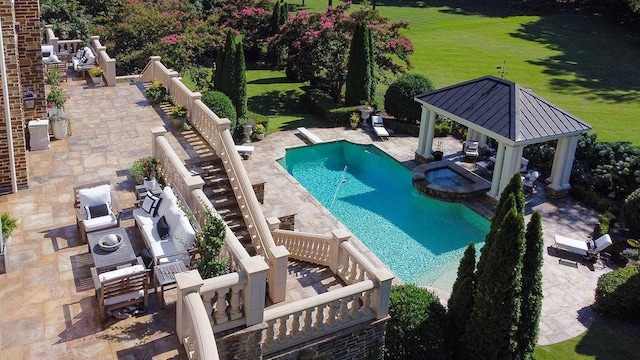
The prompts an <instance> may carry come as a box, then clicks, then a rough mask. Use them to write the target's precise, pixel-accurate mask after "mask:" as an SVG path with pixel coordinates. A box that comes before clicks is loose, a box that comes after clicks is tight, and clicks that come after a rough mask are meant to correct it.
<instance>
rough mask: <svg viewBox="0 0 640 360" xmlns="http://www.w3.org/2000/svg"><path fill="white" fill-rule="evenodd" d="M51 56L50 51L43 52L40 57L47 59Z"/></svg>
mask: <svg viewBox="0 0 640 360" xmlns="http://www.w3.org/2000/svg"><path fill="white" fill-rule="evenodd" d="M49 56H51V51H43V52H42V57H49Z"/></svg>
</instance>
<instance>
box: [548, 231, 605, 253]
mask: <svg viewBox="0 0 640 360" xmlns="http://www.w3.org/2000/svg"><path fill="white" fill-rule="evenodd" d="M554 239H555V247H556V248H557V249H561V250H565V251H568V252H570V253H574V254H578V255H582V256H589V257H592V256H597V255H598V253H600V252H601V251H602V250H604V249H606V248H608V247H609V246H610V245H612V244H613V242H612V241H611V237H609V234H604V235H602V236H601V237H599V238H597V239H596V240H595V241H582V240H575V239H571V238H568V237H564V236H560V235H555V236H554Z"/></svg>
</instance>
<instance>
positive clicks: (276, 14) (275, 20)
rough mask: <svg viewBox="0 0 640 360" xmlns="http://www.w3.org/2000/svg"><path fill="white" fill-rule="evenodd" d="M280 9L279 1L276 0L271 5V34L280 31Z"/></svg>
mask: <svg viewBox="0 0 640 360" xmlns="http://www.w3.org/2000/svg"><path fill="white" fill-rule="evenodd" d="M280 11H281V7H280V1H276V4H275V5H274V6H273V13H271V19H269V26H271V34H272V35H275V34H277V33H279V32H280V17H281V16H282V15H281V13H280Z"/></svg>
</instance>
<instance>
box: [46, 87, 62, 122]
mask: <svg viewBox="0 0 640 360" xmlns="http://www.w3.org/2000/svg"><path fill="white" fill-rule="evenodd" d="M66 102H67V94H66V93H65V92H64V90H63V89H62V88H61V87H59V86H52V87H51V89H50V90H49V93H48V94H47V113H48V115H49V116H51V115H53V114H58V115H60V116H64V104H65V103H66Z"/></svg>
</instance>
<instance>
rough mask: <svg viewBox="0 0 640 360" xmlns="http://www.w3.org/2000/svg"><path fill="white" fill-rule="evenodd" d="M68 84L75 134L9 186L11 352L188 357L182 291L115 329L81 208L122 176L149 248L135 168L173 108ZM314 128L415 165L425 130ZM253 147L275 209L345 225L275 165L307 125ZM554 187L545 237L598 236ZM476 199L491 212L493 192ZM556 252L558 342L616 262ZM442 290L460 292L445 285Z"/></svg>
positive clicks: (548, 273) (552, 335)
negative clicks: (77, 201) (80, 193)
mask: <svg viewBox="0 0 640 360" xmlns="http://www.w3.org/2000/svg"><path fill="white" fill-rule="evenodd" d="M63 87H64V88H65V90H66V91H67V92H68V94H69V95H70V96H71V98H70V100H69V101H68V102H67V106H66V112H67V116H68V117H69V118H70V119H71V121H72V124H71V128H72V131H73V133H72V135H71V137H68V138H67V139H65V140H56V141H52V143H51V148H50V149H47V150H41V151H33V152H29V153H28V161H29V172H30V186H29V188H28V189H21V190H20V191H19V192H18V193H17V194H7V195H2V196H0V210H1V211H2V212H9V213H10V214H11V215H12V216H14V217H17V218H19V222H18V229H17V231H16V232H15V233H14V235H13V237H12V240H11V243H10V244H9V250H8V255H7V259H8V272H7V273H6V274H2V275H0V348H1V349H2V351H1V352H0V359H12V360H13V359H42V358H47V359H86V358H96V359H147V358H153V359H177V358H185V354H184V350H183V349H182V348H181V346H180V344H179V342H178V339H177V337H176V336H175V329H174V327H175V292H174V291H173V292H172V291H168V292H167V298H166V301H167V306H166V307H165V308H164V309H160V308H159V307H158V306H157V305H158V304H156V302H155V296H150V304H149V309H148V313H147V314H145V315H142V316H136V317H132V318H130V319H125V320H121V321H115V320H111V321H109V322H107V323H106V324H105V327H104V328H103V326H102V324H100V322H99V317H98V314H97V311H98V305H97V302H96V300H95V296H94V291H93V286H92V284H91V280H90V279H91V278H90V273H89V268H90V267H91V266H93V262H92V259H91V255H90V254H89V253H88V252H87V248H86V245H84V244H83V243H82V242H81V241H80V238H79V236H78V232H77V229H76V226H75V214H74V211H73V194H72V187H73V186H76V185H80V184H85V183H90V182H94V181H98V180H111V183H112V186H113V188H114V190H115V191H116V194H117V197H118V199H119V201H120V204H121V205H122V207H123V209H124V213H123V221H122V226H123V227H125V228H126V229H127V233H128V235H129V237H130V238H131V240H132V243H133V246H134V248H138V249H141V248H142V247H143V246H144V245H143V241H142V239H141V237H140V235H139V232H138V231H137V229H136V228H135V225H134V224H133V219H132V217H131V210H132V208H133V203H134V200H135V196H134V193H133V187H134V184H133V181H132V180H131V179H130V176H129V175H128V169H129V167H130V166H131V164H132V163H133V161H134V160H136V159H138V158H140V157H141V156H145V155H149V154H150V153H151V133H150V128H151V127H155V126H165V125H167V123H166V117H165V116H164V115H163V114H161V113H160V112H159V111H156V110H155V109H154V108H153V107H151V106H149V105H148V102H147V101H146V100H145V98H144V96H143V94H142V92H141V86H140V84H135V83H133V84H129V83H123V84H118V86H116V87H105V86H93V85H86V84H85V82H84V80H82V79H73V78H71V77H70V79H69V82H67V83H64V84H63ZM310 130H311V131H312V132H314V133H316V134H317V135H318V136H320V137H321V138H323V139H325V140H333V139H348V140H350V141H354V142H358V143H374V144H375V145H376V146H378V147H380V148H381V149H383V150H385V151H386V152H388V153H389V154H391V155H392V156H394V157H395V158H396V159H398V160H399V161H401V162H403V163H405V164H406V165H407V166H412V164H413V162H412V159H413V151H414V149H415V148H416V147H417V139H416V138H415V137H399V136H392V137H391V138H390V139H389V141H385V142H381V141H379V140H378V139H377V138H375V137H374V136H372V135H371V132H370V131H366V130H363V129H357V130H347V129H344V128H312V129H310ZM167 139H168V140H169V142H170V143H171V144H172V147H173V148H174V150H176V152H177V153H178V155H179V156H180V157H181V158H183V159H186V158H188V157H189V153H188V151H185V150H184V149H183V148H182V146H181V144H180V141H179V139H180V136H178V137H177V138H176V136H174V135H173V134H172V133H168V134H167ZM438 142H439V140H437V141H436V144H438ZM253 145H254V146H255V147H256V150H255V152H254V154H253V155H252V156H251V159H249V160H246V161H244V164H245V166H246V167H247V169H248V171H249V173H250V177H260V178H262V179H264V180H266V182H267V183H266V192H265V204H264V206H263V209H264V212H265V214H266V216H283V215H288V214H293V213H295V214H296V224H295V226H296V229H297V230H300V231H309V232H318V233H328V232H330V231H331V230H334V229H338V228H344V226H343V225H341V224H340V222H339V221H338V220H337V219H336V218H335V217H333V216H332V215H331V214H330V213H329V212H328V211H327V210H326V209H324V208H323V207H322V206H320V204H319V203H318V202H317V201H316V200H315V199H314V198H313V197H312V196H311V195H310V194H309V193H307V192H306V191H305V190H304V189H303V188H302V187H301V186H300V184H298V183H297V181H295V179H293V178H292V177H291V176H290V175H288V174H287V173H286V172H285V171H284V170H283V169H282V168H281V167H280V166H279V165H278V164H277V163H275V160H276V159H277V158H279V157H282V156H284V151H285V148H287V147H291V146H304V145H305V143H304V141H303V140H302V139H301V138H300V137H299V135H297V132H296V131H295V130H291V131H282V132H279V133H276V134H270V135H268V136H267V137H266V139H265V140H263V141H260V142H256V143H254V144H253ZM440 146H441V147H442V149H443V151H444V152H445V154H446V155H447V156H448V157H454V156H455V154H456V153H457V152H460V150H461V145H460V143H459V142H457V141H456V140H454V139H447V140H442V143H441V144H440ZM406 181H410V180H409V179H407V180H406ZM542 193H543V192H542V191H539V192H538V194H540V195H541V196H539V197H534V198H533V199H532V200H530V202H529V203H528V206H527V212H528V213H529V214H530V213H531V211H532V210H537V211H540V212H541V213H542V215H543V220H544V238H545V245H547V246H549V245H551V244H552V243H553V235H554V234H563V235H565V236H572V237H575V238H580V239H587V237H588V235H589V233H590V232H591V230H592V229H593V226H594V224H595V222H596V221H597V219H596V215H597V214H596V213H595V212H593V211H591V210H589V209H586V208H584V207H582V206H580V205H577V204H575V203H573V202H572V201H571V200H569V199H563V200H547V199H544V196H542V195H543V194H542ZM471 205H472V206H474V207H475V208H476V209H477V210H478V211H479V212H480V213H481V214H484V215H486V216H489V215H490V212H491V203H490V202H489V201H487V200H480V201H475V202H472V203H471ZM356 240H357V239H356ZM359 246H360V247H361V248H362V249H363V250H365V251H367V250H366V248H364V247H363V246H362V245H361V244H360V245H359ZM369 254H370V253H369ZM370 257H371V258H372V259H373V260H376V259H375V258H374V257H373V256H372V255H371V254H370ZM544 260H545V263H544V268H543V280H544V295H545V299H544V302H543V316H542V321H541V325H540V327H541V336H540V341H539V342H540V343H541V344H548V343H554V342H558V341H563V340H566V339H569V338H571V337H574V336H576V335H578V334H580V333H582V332H584V331H585V329H586V328H587V327H588V325H589V324H590V323H591V322H592V320H593V317H594V314H593V312H592V311H591V310H590V308H589V305H590V304H591V303H592V302H593V297H594V289H595V284H596V280H597V278H598V276H599V275H601V274H602V273H603V272H605V271H609V270H608V269H600V268H599V267H596V268H595V269H594V268H593V267H591V268H589V267H587V266H584V265H580V266H578V268H572V267H568V266H563V265H559V264H558V258H556V257H554V256H553V255H551V254H548V253H546V252H545V254H544ZM378 264H380V263H379V262H378ZM380 266H382V265H381V264H380ZM438 294H439V295H440V296H441V297H442V298H443V299H446V298H447V297H448V294H446V292H444V291H438Z"/></svg>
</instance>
